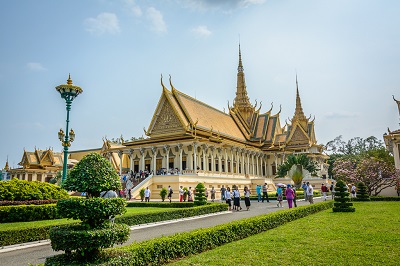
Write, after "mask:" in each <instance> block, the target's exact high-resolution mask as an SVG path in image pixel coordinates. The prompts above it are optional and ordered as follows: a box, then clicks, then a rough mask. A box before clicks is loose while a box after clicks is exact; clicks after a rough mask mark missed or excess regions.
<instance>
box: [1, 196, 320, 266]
mask: <svg viewBox="0 0 400 266" xmlns="http://www.w3.org/2000/svg"><path fill="white" fill-rule="evenodd" d="M314 201H315V202H320V201H322V199H321V198H314ZM241 204H242V207H243V210H242V211H239V212H237V211H234V212H224V213H220V214H219V215H206V216H203V217H196V218H187V219H179V220H176V221H169V222H160V223H156V224H148V225H141V226H133V227H132V231H131V233H130V238H129V240H128V241H127V242H126V243H124V244H123V245H129V244H131V243H133V242H135V241H136V242H141V241H144V240H148V239H153V238H156V237H160V236H163V235H164V236H166V235H172V234H175V233H180V232H188V231H192V230H194V229H198V228H207V227H212V226H215V225H219V224H223V223H227V222H230V221H234V220H240V219H244V218H248V217H252V216H257V215H261V214H266V213H271V212H274V211H279V210H282V209H287V208H288V207H287V202H286V201H284V202H283V206H284V208H278V207H277V206H276V201H271V202H269V203H267V202H264V203H261V202H257V201H252V202H251V204H252V205H251V208H250V211H246V210H244V209H245V208H244V202H243V201H242V202H241ZM308 204H309V203H308V202H304V200H302V201H299V202H298V203H297V205H298V206H302V205H308ZM18 247H19V248H21V247H20V245H19V246H16V247H13V248H10V249H8V250H9V251H8V250H7V249H4V250H0V265H7V266H9V265H13V266H27V265H29V264H33V265H36V264H40V263H44V262H45V260H46V257H50V256H54V255H56V254H60V253H62V252H54V251H53V250H52V249H51V246H50V243H49V241H44V242H42V243H41V244H36V245H33V246H32V247H29V246H24V247H22V248H21V249H18Z"/></svg>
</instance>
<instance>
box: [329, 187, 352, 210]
mask: <svg viewBox="0 0 400 266" xmlns="http://www.w3.org/2000/svg"><path fill="white" fill-rule="evenodd" d="M349 194H350V193H349V192H347V185H346V184H345V183H344V182H343V181H341V180H340V181H338V182H337V183H336V187H335V198H334V201H335V202H334V207H333V208H332V210H333V211H334V212H354V211H355V210H356V209H355V208H354V207H351V206H353V203H351V202H350V198H349Z"/></svg>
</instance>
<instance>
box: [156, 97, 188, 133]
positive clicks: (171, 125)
mask: <svg viewBox="0 0 400 266" xmlns="http://www.w3.org/2000/svg"><path fill="white" fill-rule="evenodd" d="M184 131H185V129H184V127H183V125H182V124H181V122H180V120H179V118H178V116H177V115H176V113H175V111H174V108H173V107H172V105H171V104H170V103H169V101H168V100H167V98H166V97H165V95H163V96H162V98H161V100H160V104H159V106H158V108H157V110H156V113H155V114H154V120H153V121H152V125H150V128H149V134H150V135H151V136H152V137H153V136H156V135H157V136H158V135H168V134H176V133H177V132H182V133H183V132H184Z"/></svg>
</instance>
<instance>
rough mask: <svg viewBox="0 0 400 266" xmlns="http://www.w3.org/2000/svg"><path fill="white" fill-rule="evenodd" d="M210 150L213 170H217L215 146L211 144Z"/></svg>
mask: <svg viewBox="0 0 400 266" xmlns="http://www.w3.org/2000/svg"><path fill="white" fill-rule="evenodd" d="M210 151H211V171H213V172H215V157H214V151H215V147H214V146H211V147H210Z"/></svg>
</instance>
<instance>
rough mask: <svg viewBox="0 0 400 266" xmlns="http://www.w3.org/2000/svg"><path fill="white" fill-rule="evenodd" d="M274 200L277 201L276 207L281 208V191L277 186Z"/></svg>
mask: <svg viewBox="0 0 400 266" xmlns="http://www.w3.org/2000/svg"><path fill="white" fill-rule="evenodd" d="M276 200H277V201H278V203H277V204H276V206H278V208H279V207H281V208H283V206H282V200H283V190H282V188H281V187H280V186H278V188H277V189H276Z"/></svg>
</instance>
